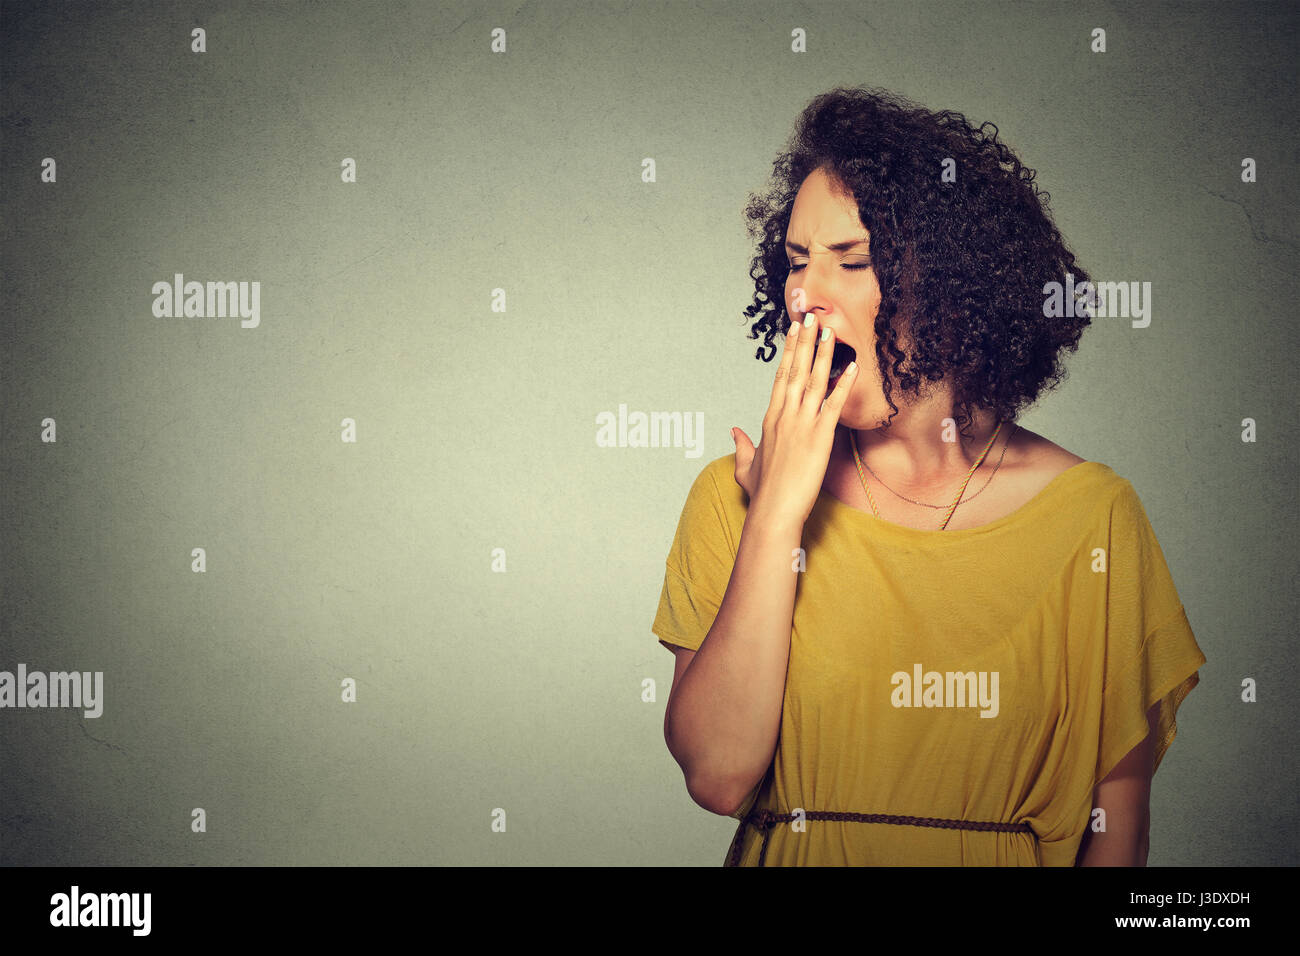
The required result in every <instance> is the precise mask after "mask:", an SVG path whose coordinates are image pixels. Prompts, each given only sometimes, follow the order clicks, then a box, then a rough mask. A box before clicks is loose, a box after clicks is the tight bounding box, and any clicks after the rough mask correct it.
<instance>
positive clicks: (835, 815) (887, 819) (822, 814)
mask: <svg viewBox="0 0 1300 956" xmlns="http://www.w3.org/2000/svg"><path fill="white" fill-rule="evenodd" d="M794 819H795V815H794V814H793V813H776V812H775V811H773V810H751V811H750V812H749V814H748V815H746V816H745V818H744V819H742V820H741V821H740V826H738V827H737V828H736V835H735V836H734V837H733V838H732V840H731V849H730V851H728V853H727V861H726V862H725V863H724V864H723V866H739V865H740V853H741V847H742V845H743V844H744V841H745V828H746V827H747V826H750V825H752V826H755V827H758V828H759V829H761V830H762V831H763V847H762V849H761V850H759V853H758V865H759V866H762V865H763V860H764V859H765V858H766V857H767V841H768V838H770V837H771V835H772V828H773V827H774V826H776V825H777V824H778V823H789V822H792V821H793V820H794ZM803 819H805V820H835V821H839V822H852V823H896V824H903V825H906V826H913V827H939V828H942V829H945V830H997V831H1001V832H1004V833H1028V834H1030V835H1031V836H1036V834H1034V828H1033V827H1031V826H1030V825H1029V824H1028V823H983V822H977V821H974V820H945V819H943V818H941V817H905V816H898V815H896V814H892V813H849V812H847V811H840V810H807V811H805V812H804V814H803Z"/></svg>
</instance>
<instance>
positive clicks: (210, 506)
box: [0, 2, 1300, 866]
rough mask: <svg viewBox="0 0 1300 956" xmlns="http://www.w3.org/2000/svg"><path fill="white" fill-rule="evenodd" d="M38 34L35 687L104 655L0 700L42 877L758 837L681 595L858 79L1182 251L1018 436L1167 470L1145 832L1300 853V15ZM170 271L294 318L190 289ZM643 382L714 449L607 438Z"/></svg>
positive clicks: (614, 19)
mask: <svg viewBox="0 0 1300 956" xmlns="http://www.w3.org/2000/svg"><path fill="white" fill-rule="evenodd" d="M0 17H2V20H3V30H2V33H3V66H2V67H0V69H2V70H3V90H2V91H0V97H2V109H0V114H2V117H3V125H2V127H0V128H2V130H3V156H2V160H0V162H2V167H0V175H2V177H3V179H2V181H0V193H2V196H3V229H4V233H3V241H4V249H3V256H4V269H3V276H4V323H3V332H2V333H0V334H2V335H3V345H4V351H3V365H2V366H0V373H2V376H3V381H2V382H0V388H2V390H3V392H2V396H3V409H2V411H0V414H2V416H3V417H2V419H0V426H2V428H0V455H2V456H3V460H2V461H0V477H2V478H3V512H2V514H0V546H2V548H3V557H2V567H3V578H2V581H0V584H2V587H3V592H2V593H0V670H9V671H12V670H14V669H15V668H16V667H17V665H18V664H19V663H22V664H25V665H26V666H27V668H28V669H33V670H36V669H39V670H46V671H59V670H78V671H88V672H102V674H103V700H102V707H103V712H102V715H101V716H99V717H94V718H88V717H85V716H83V714H82V712H81V711H80V710H74V709H71V708H62V709H53V708H46V709H4V710H0V862H3V863H8V864H35V863H55V864H69V863H89V864H128V863H130V864H141V863H143V864H153V863H160V864H192V863H197V864H226V863H257V864H281V863H295V864H297V863H302V864H317V863H324V864H347V863H367V864H372V863H398V864H416V863H435V864H437V863H457V864H478V863H487V864H493V863H511V864H525V865H529V864H569V863H573V864H623V863H626V864H641V863H653V864H665V863H670V864H671V863H686V864H699V865H707V866H715V865H718V864H720V863H721V860H722V856H723V854H724V852H725V850H726V845H727V841H728V840H729V839H730V836H731V833H732V830H733V827H734V821H728V820H727V819H725V818H721V817H717V816H712V815H710V814H708V813H706V812H705V811H703V810H701V809H699V808H698V807H696V806H695V805H694V804H693V803H692V802H691V801H690V799H689V797H688V795H687V793H686V791H685V787H684V785H683V781H682V777H681V773H680V770H679V769H678V767H677V765H676V764H675V763H674V761H673V760H672V758H671V756H670V755H669V754H668V752H667V750H666V748H665V746H664V741H663V736H662V720H663V706H664V703H665V702H666V700H667V697H668V690H669V686H670V679H671V674H672V659H671V657H670V655H668V654H666V653H665V652H664V650H663V648H662V647H660V646H659V644H658V642H657V641H656V639H655V638H654V636H653V635H652V634H650V632H649V624H650V621H651V619H652V617H653V614H654V610H655V605H656V602H657V599H658V596H659V588H660V584H661V582H662V578H663V568H664V557H665V554H666V552H667V548H668V544H669V542H670V540H671V538H672V533H673V528H674V524H675V522H676V519H677V517H678V514H679V512H680V509H681V506H682V501H683V498H684V496H685V494H686V491H687V489H688V488H689V486H690V483H691V481H692V479H693V478H694V476H695V475H696V474H697V473H698V472H699V470H700V469H701V468H702V467H703V465H704V464H705V463H706V462H708V461H709V460H711V459H713V458H716V457H718V456H721V455H727V454H730V453H731V451H732V445H731V442H730V439H729V436H728V429H729V428H730V427H731V426H732V425H741V426H742V427H744V428H745V429H746V430H747V431H748V432H749V434H750V435H751V436H753V437H755V438H757V436H758V435H759V434H760V432H761V428H760V420H761V418H762V415H763V411H764V409H765V407H766V403H767V398H768V393H769V391H770V385H771V376H772V372H773V370H774V367H775V366H774V365H765V364H762V363H760V362H757V361H755V360H754V358H753V354H754V347H755V346H754V343H753V342H752V341H751V340H749V339H747V338H746V336H745V333H746V331H747V328H748V320H746V319H744V317H743V316H742V315H741V310H742V309H743V308H744V307H745V306H747V305H748V304H749V301H750V295H751V292H752V286H751V284H750V281H749V279H748V277H747V275H746V271H747V268H748V261H749V257H750V255H751V254H752V250H751V248H750V246H749V244H748V240H747V237H746V235H745V231H744V224H743V220H742V217H741V210H742V208H743V206H744V203H745V200H746V198H747V196H748V194H749V192H750V191H753V190H757V189H760V188H761V187H762V186H763V185H764V184H765V181H766V177H767V175H768V173H769V172H770V164H771V161H772V158H773V156H774V155H775V154H776V152H777V151H778V150H779V149H780V148H781V146H782V145H783V144H784V142H785V139H786V137H787V136H788V135H789V132H790V128H791V124H792V122H793V120H794V117H795V116H796V115H797V114H798V112H799V110H800V109H801V108H802V107H803V106H804V105H805V104H806V102H807V101H808V99H810V98H811V97H812V96H813V95H815V94H817V93H819V92H822V91H823V90H826V89H829V88H831V87H833V86H837V85H858V84H862V85H869V86H882V87H887V88H890V89H893V90H896V91H898V92H900V93H902V94H904V95H906V96H908V97H910V98H912V99H914V100H916V101H918V102H920V103H922V104H924V105H926V106H929V107H931V108H935V109H939V108H951V109H955V110H958V111H961V112H964V113H966V114H967V116H969V117H970V118H971V119H972V120H973V121H975V122H977V123H978V122H981V121H983V120H991V121H993V122H995V123H997V125H998V126H999V129H1000V130H1001V134H1002V136H1003V138H1004V139H1005V140H1006V141H1007V142H1009V143H1010V144H1011V145H1012V147H1013V148H1014V149H1016V150H1017V151H1018V153H1019V155H1020V156H1021V157H1022V158H1023V159H1024V161H1025V162H1026V163H1027V164H1028V165H1029V166H1031V167H1034V168H1036V169H1037V170H1038V171H1039V179H1038V182H1039V183H1040V185H1042V186H1043V187H1044V188H1046V189H1047V190H1048V191H1049V192H1050V193H1051V195H1052V209H1053V213H1054V215H1055V217H1056V219H1057V222H1058V223H1059V225H1060V226H1061V228H1062V231H1063V232H1064V234H1065V236H1066V238H1067V240H1068V241H1069V242H1070V243H1071V245H1072V247H1073V248H1074V250H1075V251H1076V252H1077V254H1078V255H1079V257H1080V261H1081V262H1082V263H1084V264H1085V266H1086V267H1087V268H1088V269H1089V270H1090V271H1091V272H1092V273H1093V274H1094V275H1095V276H1098V277H1102V278H1116V279H1126V280H1140V281H1149V282H1151V283H1152V289H1153V293H1152V296H1153V298H1152V306H1153V308H1152V315H1151V323H1150V325H1149V327H1147V328H1144V329H1135V328H1132V327H1131V325H1130V324H1129V323H1127V322H1125V321H1118V320H1113V321H1097V322H1095V323H1094V327H1093V328H1092V329H1091V330H1090V331H1088V332H1087V333H1086V334H1085V337H1084V340H1083V344H1082V346H1081V348H1080V350H1079V352H1078V354H1077V355H1075V356H1073V357H1072V358H1071V359H1070V360H1069V368H1070V377H1069V378H1068V380H1067V381H1066V383H1065V384H1064V385H1063V386H1062V388H1061V389H1060V390H1059V391H1057V392H1056V393H1053V394H1052V395H1051V396H1050V397H1048V398H1046V399H1045V400H1044V401H1043V402H1042V403H1041V404H1040V406H1039V407H1038V408H1036V409H1034V410H1033V411H1032V412H1031V413H1030V414H1029V415H1027V416H1026V417H1025V418H1024V419H1023V422H1024V424H1025V425H1026V427H1028V428H1031V429H1033V430H1035V431H1037V432H1040V433H1042V434H1045V435H1047V436H1048V437H1050V438H1052V439H1053V440H1054V441H1056V442H1058V443H1060V444H1061V445H1063V446H1065V447H1066V448H1069V449H1070V450H1071V451H1073V452H1075V453H1076V454H1079V455H1082V456H1083V457H1085V458H1090V459H1095V460H1099V461H1103V462H1105V463H1106V464H1109V465H1110V466H1111V467H1113V468H1114V469H1115V470H1116V471H1118V472H1119V473H1120V474H1121V475H1123V476H1125V477H1127V478H1129V479H1130V480H1131V481H1132V482H1133V484H1134V486H1135V487H1136V488H1137V489H1138V491H1139V493H1140V494H1141V495H1142V500H1143V502H1144V504H1145V505H1146V508H1147V511H1148V513H1149V515H1150V517H1151V520H1152V523H1153V525H1154V527H1155V529H1156V531H1157V533H1158V534H1159V536H1160V540H1161V543H1162V545H1163V548H1164V551H1165V554H1166V556H1167V558H1168V561H1169V565H1170V568H1171V570H1172V572H1173V574H1174V577H1175V580H1176V581H1177V583H1178V587H1179V591H1180V594H1181V595H1182V598H1183V602H1184V604H1185V605H1186V607H1187V609H1188V614H1189V619H1190V620H1191V623H1192V625H1193V628H1194V629H1195V631H1196V635H1197V639H1198V641H1199V643H1200V645H1201V647H1202V648H1203V649H1204V650H1205V652H1206V655H1207V657H1208V658H1209V663H1208V664H1207V665H1206V666H1205V667H1204V668H1203V669H1202V671H1201V677H1202V684H1201V686H1200V688H1199V689H1198V691H1197V692H1196V693H1194V694H1193V695H1192V696H1191V697H1190V698H1189V700H1188V703H1187V705H1185V706H1184V708H1183V709H1182V711H1181V713H1180V715H1179V717H1180V720H1179V728H1180V729H1179V739H1178V741H1177V742H1176V743H1175V745H1174V746H1173V748H1172V749H1171V751H1170V755H1169V757H1168V758H1167V759H1166V760H1165V762H1164V764H1163V765H1162V767H1161V770H1160V773H1159V774H1158V775H1157V777H1156V782H1155V787H1154V795H1153V798H1152V807H1153V817H1154V825H1153V831H1152V853H1151V863H1152V864H1247V865H1249V864H1262V863H1272V864H1280V863H1285V864H1292V865H1294V864H1295V863H1297V862H1300V853H1298V852H1297V849H1298V848H1297V843H1296V835H1295V834H1296V823H1297V821H1296V809H1295V807H1296V804H1295V801H1294V798H1293V793H1292V790H1291V785H1292V782H1293V781H1294V779H1295V774H1296V767H1295V759H1296V758H1295V748H1294V746H1292V745H1291V733H1292V728H1293V726H1294V722H1295V718H1296V713H1295V704H1294V695H1293V694H1292V689H1291V688H1290V687H1289V685H1287V684H1286V683H1285V682H1286V681H1287V680H1290V679H1291V677H1292V675H1293V674H1294V673H1295V665H1296V651H1295V642H1294V621H1295V597H1294V581H1295V570H1296V569H1295V548H1294V542H1295V540H1296V535H1297V531H1298V530H1300V529H1297V522H1296V517H1297V514H1296V512H1297V495H1296V483H1295V478H1296V475H1297V455H1296V448H1297V428H1296V416H1295V412H1296V403H1295V395H1296V391H1295V389H1296V375H1295V371H1294V365H1293V362H1294V357H1295V355H1296V354H1297V331H1296V329H1297V322H1296V320H1297V312H1296V302H1297V289H1296V279H1295V253H1296V238H1295V222H1296V216H1295V213H1296V198H1297V186H1296V182H1297V179H1296V160H1297V157H1298V156H1300V150H1298V148H1297V146H1298V144H1297V139H1296V129H1297V126H1296V120H1295V102H1296V92H1297V91H1296V80H1295V74H1294V59H1295V55H1296V42H1295V40H1296V30H1297V14H1296V12H1295V8H1294V7H1293V6H1291V5H1283V4H1278V5H1269V4H1258V3H1251V4H1241V5H1233V4H1213V5H1209V4H1207V5H1199V4H1195V5H1194V4H1145V5H1141V6H1123V7H1117V6H1115V5H1112V4H1104V3H1097V4H1091V3H1078V4H1068V5H1066V4H1059V5H1058V4H1041V3H1036V4H1024V5H1022V4H990V5H980V6H972V5H970V4H965V3H962V4H951V5H949V4H944V3H921V4H913V3H910V2H898V3H872V4H859V3H836V4H829V3H827V4H822V3H808V4H799V5H793V6H792V5H789V4H785V3H770V4H768V3H746V4H724V3H717V2H713V3H703V4H700V3H663V4H640V3H631V2H628V3H592V4H589V5H584V4H579V3H567V2H566V3H555V2H536V3H523V4H496V3H486V4H457V5H442V4H438V5H435V4H427V3H411V4H399V3H382V4H378V3H377V4H369V3H358V4H346V5H345V4H341V3H340V4H332V3H331V4H325V3H321V4H305V3H303V4H290V3H285V4H246V5H240V4H229V5H222V6H221V7H220V8H217V9H210V8H209V7H208V6H207V5H199V4H187V3H177V4H166V5H163V4H154V5H136V4H99V3H94V4H67V5H62V4H60V5H58V6H54V5H51V6H48V7H46V6H43V5H17V4H12V3H5V4H4V5H3V7H2V8H0ZM196 27H201V28H203V30H204V31H205V34H206V36H205V40H206V52H202V53H198V52H194V51H193V50H192V49H191V43H192V38H191V31H192V30H193V29H194V28H196ZM1095 27H1103V28H1105V30H1106V33H1107V51H1106V52H1105V53H1104V54H1101V53H1093V52H1090V50H1089V36H1090V32H1091V31H1092V30H1093V29H1094V28H1095ZM495 28H500V29H502V30H504V31H505V36H506V40H507V45H506V50H505V52H504V53H502V52H493V50H492V31H493V30H494V29H495ZM800 28H801V29H803V30H805V31H806V33H807V38H808V52H806V53H796V52H792V51H791V49H790V46H791V31H792V30H795V29H800ZM47 157H49V158H53V159H54V160H55V162H56V164H57V167H56V178H55V181H53V182H49V181H44V178H43V172H44V168H43V165H42V164H43V161H44V160H45V159H46V158H47ZM647 157H651V158H653V159H654V161H655V169H656V176H655V180H654V181H653V182H645V181H643V179H642V161H643V159H645V158H647ZM1243 157H1252V158H1254V159H1255V160H1256V162H1257V163H1258V171H1259V172H1258V181H1257V182H1255V183H1243V182H1242V179H1241V161H1242V159H1243ZM349 158H350V159H353V160H355V162H356V181H355V182H347V181H344V177H343V175H342V166H341V164H342V163H343V162H344V161H345V160H346V159H349ZM46 178H47V177H46ZM176 273H181V274H183V275H184V277H185V279H186V280H197V281H200V282H208V281H230V282H248V283H251V282H254V281H256V282H257V283H258V286H257V288H258V291H259V294H260V299H259V303H258V305H259V310H258V315H257V324H256V325H255V326H253V325H252V324H251V319H250V320H249V321H248V322H241V320H240V318H238V317H233V316H231V317H225V318H193V317H190V318H187V317H170V318H168V317H159V316H157V315H155V293H154V292H153V291H152V289H153V287H154V284H155V283H158V282H168V283H169V282H171V281H172V279H173V276H174V275H175V274H176ZM247 288H248V289H249V290H250V291H251V289H252V286H251V285H250V286H248V287H247ZM498 289H501V290H504V303H505V309H504V311H501V310H499V305H500V303H501V301H502V299H501V297H500V296H499V295H498V296H495V297H494V290H498ZM494 303H495V304H496V305H497V306H498V308H497V309H494ZM620 405H625V406H627V408H628V409H629V410H640V411H669V412H673V411H677V412H682V413H683V414H686V415H689V416H691V418H692V419H694V418H695V416H696V414H697V413H698V414H701V415H702V421H703V423H704V431H703V434H702V445H701V446H700V447H699V448H697V449H694V450H692V449H689V448H683V447H678V448H632V447H622V448H609V447H599V446H598V444H597V441H596V431H597V429H596V425H595V422H596V420H597V416H598V415H600V414H601V413H602V412H612V413H614V414H615V415H617V414H618V411H619V407H620ZM1246 418H1250V419H1253V420H1254V421H1255V422H1256V423H1257V429H1258V440H1257V441H1256V442H1253V443H1250V442H1243V440H1242V437H1241V436H1242V430H1243V427H1242V422H1243V419H1246ZM47 419H52V420H53V421H54V422H55V429H56V431H55V433H54V437H56V439H57V440H55V441H49V440H47V439H48V438H49V437H50V434H49V429H48V426H47V425H45V424H43V423H44V422H45V421H46V420H47ZM345 419H352V420H354V422H355V439H356V440H355V441H345V440H343V439H344V437H347V436H345V434H344V425H343V422H344V420H345ZM697 453H698V457H696V454H697ZM196 548H201V549H203V554H204V561H205V564H204V565H203V567H204V570H203V571H202V573H196V571H195V564H194V562H195V560H196V559H195V556H194V549H196ZM494 549H504V554H505V571H504V573H502V572H501V571H500V570H499V565H498V568H497V569H494V566H493V560H494V559H493V552H494ZM1246 677H1250V678H1254V679H1256V680H1258V681H1259V683H1260V687H1261V691H1260V695H1259V702H1258V703H1256V704H1245V703H1242V702H1241V701H1240V699H1239V698H1240V693H1241V689H1240V685H1241V681H1242V679H1243V678H1246ZM346 678H351V679H353V680H355V682H356V701H355V703H347V702H344V700H343V699H342V696H343V695H342V690H341V687H342V682H343V681H344V680H345V679H346ZM645 678H654V679H655V680H656V681H657V683H658V693H657V700H656V701H655V702H645V701H643V700H642V681H643V680H644V679H645ZM195 808H203V810H204V811H205V813H206V832H201V833H199V832H194V829H193V827H192V814H193V811H194V809H195ZM494 808H504V809H505V810H506V812H507V815H508V826H507V829H506V832H505V833H496V832H493V830H492V827H491V822H492V818H491V815H492V811H493V809H494ZM1265 830H1267V832H1265ZM1278 834H1282V836H1279V835H1278Z"/></svg>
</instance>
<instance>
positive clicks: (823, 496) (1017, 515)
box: [817, 461, 1110, 539]
mask: <svg viewBox="0 0 1300 956" xmlns="http://www.w3.org/2000/svg"><path fill="white" fill-rule="evenodd" d="M1109 468H1110V466H1109V465H1104V464H1102V463H1101V462H1099V461H1081V462H1077V463H1075V464H1073V465H1071V466H1070V467H1069V468H1066V469H1065V470H1064V471H1062V472H1060V473H1059V474H1058V475H1056V476H1055V477H1054V478H1052V480H1051V481H1049V482H1048V483H1047V484H1046V485H1044V486H1043V487H1042V488H1041V489H1040V490H1039V492H1038V494H1036V495H1034V497H1032V498H1030V499H1029V500H1028V501H1026V502H1025V503H1024V504H1023V505H1021V506H1020V507H1019V508H1017V509H1016V510H1015V511H1012V512H1010V513H1009V514H1005V515H1003V516H1002V517H1001V518H995V519H993V520H992V521H989V522H987V523H985V524H981V525H976V526H975V527H974V528H958V529H956V530H952V531H950V530H948V529H947V528H929V529H927V528H910V527H908V526H907V525H904V524H894V523H893V522H892V521H887V520H885V519H884V518H877V517H876V516H875V515H874V514H872V513H871V512H870V511H863V510H862V509H860V508H855V507H853V505H850V504H847V503H845V502H843V501H841V500H840V499H839V498H836V497H835V496H834V495H833V494H831V493H830V492H829V491H827V490H826V489H825V488H823V489H822V490H821V493H820V494H818V496H817V500H818V501H826V502H827V503H828V504H829V505H830V507H831V509H832V510H835V511H841V512H849V513H851V514H853V515H856V516H857V518H856V520H860V521H865V522H870V524H871V526H872V529H873V532H877V533H880V534H884V535H894V536H895V537H898V538H914V539H923V538H929V537H935V536H939V535H942V536H943V537H944V538H964V537H968V536H972V535H980V534H987V533H988V532H990V531H996V530H998V529H999V528H1002V527H1004V526H1006V525H1009V524H1013V523H1017V522H1021V521H1026V520H1028V519H1030V518H1032V517H1034V516H1035V514H1036V513H1037V512H1038V511H1041V510H1042V509H1043V508H1044V507H1045V506H1046V505H1048V504H1051V503H1052V501H1053V499H1055V498H1056V497H1058V496H1059V495H1060V494H1061V493H1062V492H1063V491H1064V490H1065V489H1067V488H1068V487H1069V486H1070V485H1071V484H1073V483H1074V482H1075V481H1077V480H1078V479H1079V478H1081V477H1084V476H1086V475H1090V474H1092V473H1094V472H1096V471H1097V470H1098V469H1105V470H1109ZM958 507H960V505H959V506H958Z"/></svg>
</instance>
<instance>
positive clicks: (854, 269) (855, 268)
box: [790, 262, 871, 272]
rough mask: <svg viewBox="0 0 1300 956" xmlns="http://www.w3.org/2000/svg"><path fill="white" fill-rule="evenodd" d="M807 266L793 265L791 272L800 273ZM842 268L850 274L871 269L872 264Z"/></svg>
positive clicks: (866, 263)
mask: <svg viewBox="0 0 1300 956" xmlns="http://www.w3.org/2000/svg"><path fill="white" fill-rule="evenodd" d="M805 265H807V263H805V262H801V263H799V264H798V265H797V266H796V265H791V266H790V271H791V272H798V271H799V270H800V269H802V268H803V267H804V266H805ZM840 268H841V269H845V270H847V271H849V272H861V271H862V270H863V269H870V268H871V263H870V262H864V263H861V264H860V265H848V264H847V263H846V264H844V265H841V266H840Z"/></svg>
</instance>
